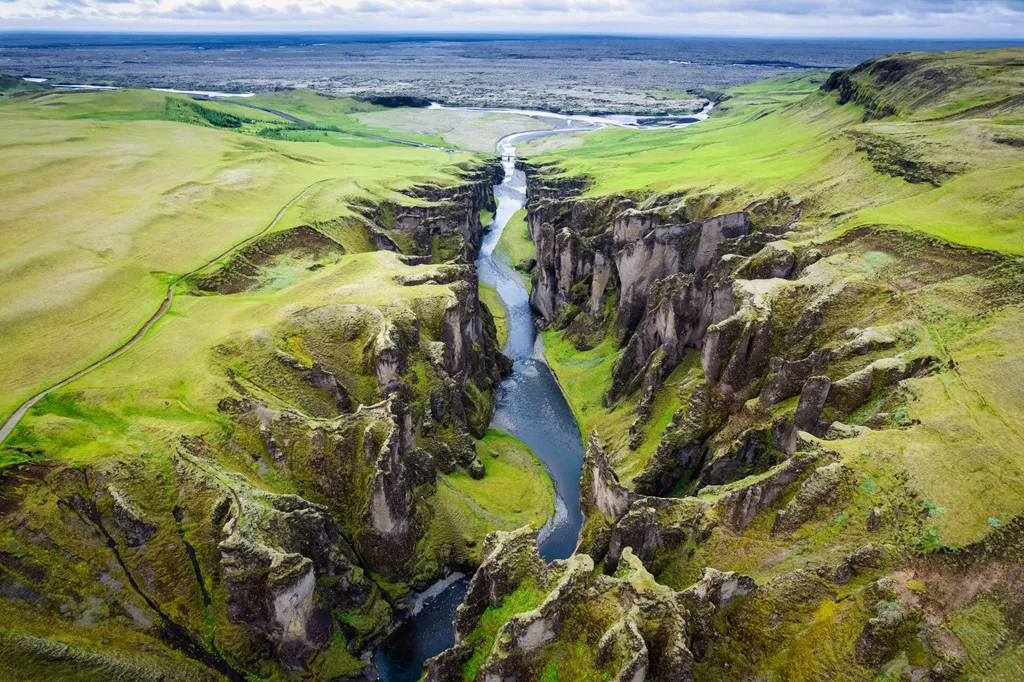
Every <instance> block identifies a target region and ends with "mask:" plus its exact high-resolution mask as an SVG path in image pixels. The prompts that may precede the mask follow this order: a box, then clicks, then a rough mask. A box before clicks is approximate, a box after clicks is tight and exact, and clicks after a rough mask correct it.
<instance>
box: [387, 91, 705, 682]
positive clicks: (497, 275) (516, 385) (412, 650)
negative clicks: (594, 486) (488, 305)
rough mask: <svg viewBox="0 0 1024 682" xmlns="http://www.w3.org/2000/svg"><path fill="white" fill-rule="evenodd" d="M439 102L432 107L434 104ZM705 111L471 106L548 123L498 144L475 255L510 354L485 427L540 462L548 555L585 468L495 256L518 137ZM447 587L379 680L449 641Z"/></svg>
mask: <svg viewBox="0 0 1024 682" xmlns="http://www.w3.org/2000/svg"><path fill="white" fill-rule="evenodd" d="M439 106H440V105H434V108H438V107H439ZM711 106H712V105H711V104H709V105H708V106H707V107H706V108H705V109H704V110H703V111H701V112H700V113H698V114H694V115H691V116H688V117H686V119H685V120H681V119H683V117H675V119H676V120H671V119H672V118H673V117H661V118H662V119H669V120H667V121H666V122H665V123H663V124H662V125H645V124H644V123H643V122H642V119H641V120H638V119H636V118H633V119H632V120H628V119H624V117H615V118H612V117H598V116H567V115H563V114H555V113H550V112H536V111H526V110H524V111H519V110H504V109H474V110H475V111H488V112H499V111H501V112H510V113H522V114H528V115H531V116H534V117H536V118H542V119H547V120H548V121H551V122H553V123H554V128H552V129H550V130H534V131H529V132H522V133H514V134H512V135H507V136H505V137H503V138H502V139H501V140H500V141H499V142H498V152H499V153H500V154H501V161H502V164H503V165H504V167H505V176H504V178H503V180H502V182H501V184H499V185H495V186H494V196H495V198H496V199H497V200H498V210H497V211H496V212H495V215H494V219H493V221H492V222H491V226H490V229H489V230H488V232H487V233H486V234H485V235H484V238H483V241H482V243H481V245H480V254H479V256H478V257H477V260H476V269H477V275H478V276H479V278H480V281H481V282H483V283H484V284H488V285H490V286H492V287H494V288H495V289H497V290H498V293H499V294H500V295H501V299H502V301H503V302H504V303H505V311H506V319H507V321H508V341H506V343H505V348H504V352H505V354H506V355H508V356H509V357H510V358H512V362H513V365H512V372H511V373H509V374H508V376H506V377H505V378H504V379H503V380H502V382H501V384H500V385H499V386H498V394H497V406H496V408H495V411H494V416H493V417H492V418H491V427H492V428H495V429H500V430H501V431H505V432H506V433H511V434H512V435H513V436H515V437H516V438H518V439H519V440H521V441H523V442H524V443H526V444H527V445H528V446H530V449H531V450H533V452H534V453H535V454H536V455H537V457H538V458H539V459H540V461H541V462H542V463H543V464H544V467H545V468H546V469H547V471H548V474H549V475H550V476H551V480H552V481H553V482H554V484H555V494H556V497H555V516H554V518H553V519H549V521H548V523H547V524H546V525H545V526H544V528H542V529H541V532H540V535H539V537H538V542H539V549H540V554H541V556H542V557H544V559H545V560H547V561H554V560H555V559H566V558H568V557H569V556H571V555H572V553H573V550H575V549H576V542H577V539H578V537H579V532H580V528H581V527H582V525H583V514H582V512H581V511H580V489H579V481H580V474H581V472H582V469H583V442H582V438H581V437H580V431H579V428H578V427H577V425H576V419H575V418H574V417H573V414H572V410H570V409H569V404H568V403H567V402H566V401H565V396H564V395H562V391H561V388H560V387H559V386H558V382H557V381H555V376H554V374H553V373H552V372H551V370H550V368H548V366H547V364H546V363H545V362H544V354H543V346H542V343H541V338H540V335H539V334H538V333H537V327H536V325H535V323H534V315H533V309H532V308H531V307H530V302H529V297H528V295H527V292H526V285H525V281H524V279H523V276H522V275H521V274H520V273H518V272H516V271H515V270H512V269H511V268H510V267H509V266H508V265H506V264H505V263H503V262H501V261H499V260H498V259H496V258H495V257H494V248H495V247H496V246H497V244H498V240H499V239H500V238H501V234H502V232H503V231H504V229H505V226H506V225H507V224H508V222H509V220H510V219H511V218H512V216H513V215H514V214H515V213H516V211H519V210H520V209H522V208H524V207H525V206H526V200H527V196H526V177H525V176H524V174H523V172H522V171H520V170H516V167H515V163H516V156H515V154H516V149H515V145H516V143H521V142H524V141H527V140H532V139H536V138H540V137H549V136H553V135H564V134H568V133H574V132H581V131H589V130H597V129H599V128H604V127H606V126H609V125H612V126H620V127H629V128H634V129H640V130H651V129H657V128H678V127H682V126H685V125H689V124H691V123H696V122H697V121H701V120H704V119H705V118H707V116H708V114H709V113H710V111H711ZM446 584H447V587H446V588H445V589H444V590H443V591H440V592H439V593H438V594H436V596H433V598H432V599H430V600H429V601H426V602H425V603H423V602H422V601H420V602H417V605H418V606H419V605H420V604H422V606H420V607H419V610H418V611H416V612H415V613H413V614H412V615H411V616H410V617H409V619H408V620H406V621H405V622H404V623H403V624H402V625H400V626H399V627H398V629H397V630H395V632H394V633H393V634H392V635H391V636H390V637H388V639H386V640H385V641H384V643H383V645H382V646H381V648H380V649H379V650H378V651H377V652H376V654H375V655H374V658H373V661H374V664H375V665H376V666H377V674H378V675H379V677H380V679H381V680H382V682H417V680H419V679H420V676H421V675H422V673H423V664H424V662H426V660H427V659H428V658H432V657H433V656H436V655H438V654H439V653H441V652H442V651H444V650H445V649H447V648H448V647H450V646H451V645H452V644H453V643H454V639H455V627H454V624H453V622H452V621H453V620H454V618H455V610H456V609H457V608H458V606H459V604H461V603H462V600H463V598H464V597H465V596H466V590H467V589H468V588H469V578H467V577H461V578H459V579H457V580H449V581H448V582H447V583H446Z"/></svg>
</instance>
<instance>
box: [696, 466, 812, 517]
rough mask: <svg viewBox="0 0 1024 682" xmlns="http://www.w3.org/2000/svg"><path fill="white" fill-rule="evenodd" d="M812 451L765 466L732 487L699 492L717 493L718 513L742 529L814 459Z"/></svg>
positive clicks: (774, 499)
mask: <svg viewBox="0 0 1024 682" xmlns="http://www.w3.org/2000/svg"><path fill="white" fill-rule="evenodd" d="M816 459H817V457H816V456H815V455H813V454H809V453H803V454H798V455H796V456H794V457H793V458H792V459H789V460H786V461H785V462H783V463H782V464H779V465H777V466H775V467H773V468H772V469H771V470H769V473H768V474H766V475H765V476H763V477H761V478H759V479H758V480H756V481H754V482H753V483H750V484H749V485H745V486H740V487H737V488H736V489H734V490H728V491H724V492H723V491H720V489H719V486H708V487H707V488H704V490H703V491H701V492H702V496H714V495H719V494H720V495H721V496H720V497H719V499H718V501H717V502H716V507H717V508H718V513H719V515H720V517H721V518H722V519H723V520H724V521H725V522H726V523H728V524H729V525H730V526H732V527H733V528H736V529H738V530H742V529H744V528H746V527H747V526H748V525H750V522H751V521H753V520H754V517H756V516H757V515H758V514H760V513H761V512H763V511H765V510H766V509H768V508H769V507H771V506H772V505H773V504H775V502H776V501H777V500H779V499H780V498H781V497H782V495H783V493H784V492H785V491H786V488H788V487H789V486H790V485H792V484H793V483H795V482H796V481H797V480H799V479H800V477H801V476H802V475H803V474H804V472H806V471H807V470H808V469H809V468H810V467H811V466H812V465H813V464H814V462H815V461H816Z"/></svg>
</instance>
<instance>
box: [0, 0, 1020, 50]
mask: <svg viewBox="0 0 1024 682" xmlns="http://www.w3.org/2000/svg"><path fill="white" fill-rule="evenodd" d="M3 30H61V31H72V30H98V31H125V32H143V31H169V32H193V31H194V32H217V33H228V32H277V33H280V32H303V31H306V32H329V31H340V32H352V31H386V32H398V31H401V32H417V31H422V32H439V31H491V32H546V33H552V32H555V33H605V34H620V35H621V34H646V35H734V36H737V35H738V36H780V37H785V36H790V37H801V36H807V37H859V38H892V37H900V38H965V39H967V38H1004V39H1005V38H1010V39H1020V40H1021V41H1022V42H1024V0H702V1H700V2H695V1H692V0H312V1H304V2H296V1H295V0H0V31H3Z"/></svg>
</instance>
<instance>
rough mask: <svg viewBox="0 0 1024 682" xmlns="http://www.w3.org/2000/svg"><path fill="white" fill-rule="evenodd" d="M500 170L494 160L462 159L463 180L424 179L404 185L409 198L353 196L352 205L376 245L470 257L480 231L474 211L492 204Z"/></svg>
mask: <svg viewBox="0 0 1024 682" xmlns="http://www.w3.org/2000/svg"><path fill="white" fill-rule="evenodd" d="M503 174H504V171H503V169H502V167H501V164H500V163H498V162H497V161H496V160H495V161H487V162H484V163H480V164H477V165H472V166H471V165H465V166H463V168H462V175H463V178H462V179H463V182H461V183H459V184H457V185H434V184H424V185H417V186H414V187H412V188H411V189H409V190H406V194H408V195H409V196H411V197H412V198H413V199H416V200H417V203H415V204H407V203H398V202H393V201H386V200H385V201H379V202H378V201H372V200H364V201H362V202H361V203H359V202H358V201H356V202H355V203H356V205H355V208H356V209H357V210H358V211H359V212H360V214H361V216H362V218H363V219H364V221H365V224H366V226H367V228H368V231H369V232H370V234H371V235H372V237H373V238H374V240H375V242H376V243H375V246H376V248H378V249H382V250H389V251H399V252H402V253H405V254H406V255H413V256H417V255H418V256H427V255H431V254H434V253H436V254H437V255H438V262H444V261H448V260H458V261H460V262H463V263H471V262H472V261H473V257H474V256H475V254H476V252H477V249H479V247H480V239H481V237H482V235H483V227H482V226H481V224H480V211H484V210H487V211H493V210H494V196H493V193H492V190H491V188H492V186H493V185H496V184H498V183H499V182H501V178H502V176H503Z"/></svg>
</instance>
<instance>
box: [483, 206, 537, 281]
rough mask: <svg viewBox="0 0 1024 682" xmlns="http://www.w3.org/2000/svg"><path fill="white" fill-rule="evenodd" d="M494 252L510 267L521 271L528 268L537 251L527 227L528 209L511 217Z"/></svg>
mask: <svg viewBox="0 0 1024 682" xmlns="http://www.w3.org/2000/svg"><path fill="white" fill-rule="evenodd" d="M494 252H495V254H496V255H497V256H498V258H500V259H501V260H502V261H504V262H505V263H506V264H507V265H509V266H510V267H512V268H515V269H516V270H520V271H523V270H525V269H526V266H527V264H528V263H529V262H530V259H531V258H533V256H534V254H536V253H537V247H536V246H535V245H534V243H533V241H532V240H531V239H530V234H529V232H528V231H527V229H526V209H523V210H521V211H516V212H515V214H513V216H512V217H511V218H510V219H509V221H508V224H507V225H505V229H504V230H502V232H501V238H500V239H499V240H498V245H497V246H496V247H495V249H494ZM527 281H529V280H527Z"/></svg>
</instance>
